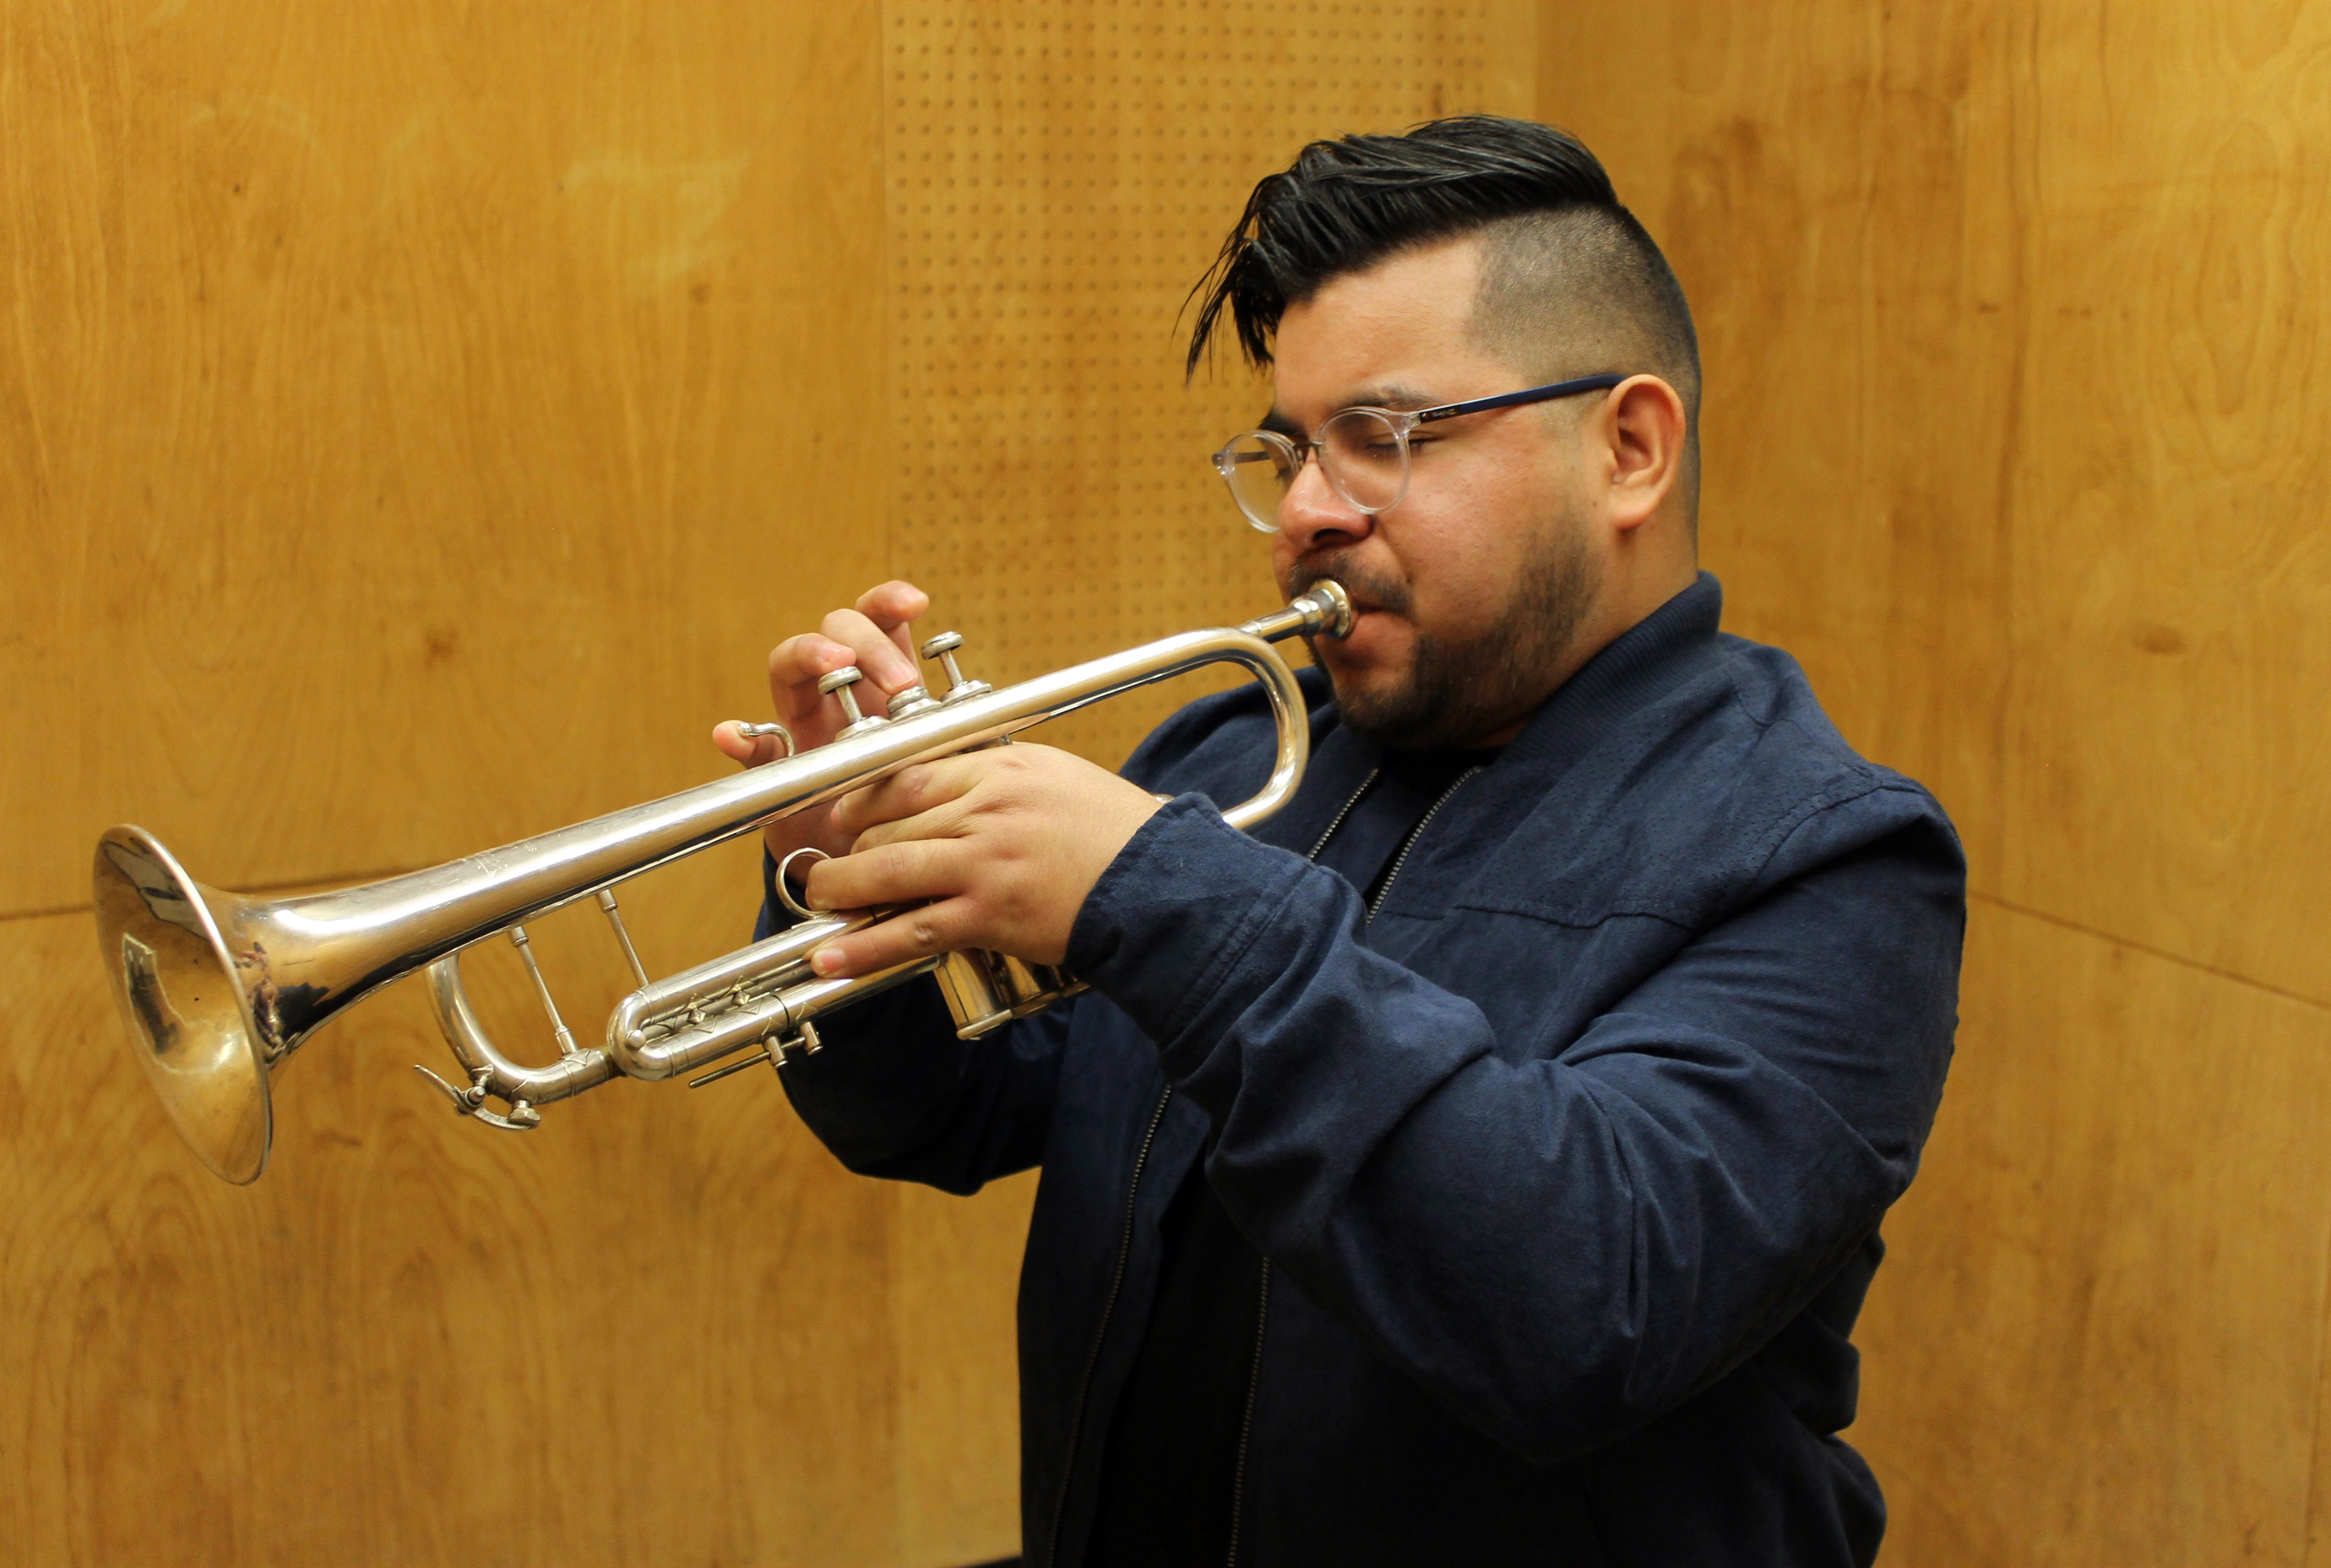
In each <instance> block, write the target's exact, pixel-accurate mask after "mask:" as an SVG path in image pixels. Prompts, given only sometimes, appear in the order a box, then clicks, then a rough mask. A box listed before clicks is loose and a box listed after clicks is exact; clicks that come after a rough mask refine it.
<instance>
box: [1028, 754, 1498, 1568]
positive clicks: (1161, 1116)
mask: <svg viewBox="0 0 2331 1568" xmlns="http://www.w3.org/2000/svg"><path fill="white" fill-rule="evenodd" d="M1379 771H1381V770H1380V769H1376V768H1370V769H1369V770H1368V776H1367V777H1365V778H1364V779H1362V780H1361V781H1360V787H1359V788H1357V789H1356V790H1354V791H1353V792H1352V797H1351V799H1349V800H1347V801H1346V802H1345V803H1344V806H1343V809H1342V810H1341V811H1339V812H1337V813H1336V818H1335V821H1333V822H1329V823H1328V824H1327V832H1324V833H1321V834H1320V835H1319V841H1318V843H1316V844H1313V845H1312V846H1311V852H1310V853H1309V854H1308V855H1306V856H1305V857H1304V859H1305V860H1317V859H1318V856H1319V851H1321V850H1323V849H1325V848H1327V841H1328V840H1329V839H1332V838H1334V837H1335V836H1336V830H1337V828H1340V827H1342V826H1343V825H1344V819H1345V818H1346V817H1347V816H1350V815H1351V814H1352V808H1353V807H1354V806H1356V805H1358V804H1359V803H1360V797H1361V796H1362V795H1364V794H1367V793H1368V786H1369V785H1370V784H1374V783H1375V782H1376V774H1377V773H1378V772H1379ZM1476 771H1477V772H1478V771H1479V770H1478V769H1477V770H1476ZM1463 782H1464V781H1463V780H1462V779H1460V780H1459V781H1458V783H1460V784H1461V783H1463ZM1451 787H1452V788H1453V787H1454V786H1453V785H1452V786H1451ZM1442 798H1443V799H1446V798H1447V797H1446V796H1443V797H1442ZM1440 809H1441V808H1440V804H1439V803H1438V802H1435V803H1434V805H1433V811H1438V810H1440ZM1425 821H1426V822H1430V821H1432V813H1431V812H1428V813H1425ZM1417 826H1418V830H1419V831H1420V832H1422V828H1423V823H1422V822H1420V823H1418V824H1417ZM1394 870H1395V871H1397V870H1399V868H1398V867H1397V866H1395V867H1394ZM1172 1098H1174V1086H1173V1085H1172V1084H1170V1083H1169V1084H1167V1085H1166V1092H1165V1093H1164V1094H1161V1095H1159V1096H1158V1097H1157V1108H1156V1109H1155V1110H1153V1111H1151V1112H1150V1113H1149V1126H1148V1129H1147V1130H1146V1131H1145V1132H1144V1133H1143V1134H1142V1135H1141V1150H1140V1152H1139V1153H1138V1154H1137V1155H1134V1156H1133V1181H1132V1183H1131V1184H1130V1185H1129V1186H1127V1188H1126V1191H1125V1230H1124V1232H1123V1234H1121V1235H1120V1236H1119V1237H1118V1242H1117V1268H1116V1269H1115V1271H1114V1272H1112V1273H1111V1274H1110V1275H1109V1279H1108V1296H1107V1297H1105V1298H1103V1300H1102V1302H1101V1307H1100V1326H1099V1328H1097V1329H1095V1330H1094V1331H1093V1342H1092V1350H1091V1351H1090V1352H1089V1354H1087V1355H1086V1356H1085V1371H1084V1376H1083V1377H1081V1378H1080V1379H1079V1380H1078V1382H1077V1402H1076V1413H1075V1414H1074V1415H1072V1416H1070V1418H1069V1453H1068V1459H1067V1460H1066V1461H1065V1463H1064V1464H1063V1465H1062V1467H1061V1495H1060V1497H1059V1499H1058V1500H1057V1501H1056V1502H1054V1503H1053V1505H1052V1533H1051V1540H1049V1541H1048V1542H1046V1543H1045V1546H1044V1562H1045V1563H1046V1564H1047V1568H1060V1554H1061V1525H1062V1524H1063V1523H1065V1522H1066V1521H1067V1519H1068V1515H1069V1483H1070V1481H1072V1480H1074V1479H1075V1478H1076V1469H1077V1444H1078V1442H1079V1441H1080V1440H1081V1439H1082V1437H1083V1436H1084V1425H1085V1398H1086V1396H1087V1395H1089V1393H1091V1392H1092V1376H1093V1369H1094V1368H1095V1367H1097V1366H1099V1364H1100V1347H1101V1342H1102V1341H1103V1340H1105V1339H1106V1338H1108V1320H1109V1318H1110V1317H1111V1316H1114V1315H1115V1313H1116V1311H1117V1297H1118V1292H1119V1291H1120V1290H1122V1289H1123V1288H1124V1287H1125V1264H1126V1259H1127V1258H1128V1257H1129V1256H1130V1255H1131V1254H1132V1251H1133V1217H1134V1204H1135V1203H1136V1202H1137V1200H1138V1199H1139V1198H1140V1195H1141V1173H1142V1172H1143V1171H1144V1170H1146V1168H1147V1167H1148V1164H1149V1146H1150V1145H1152V1144H1154V1143H1156V1141H1157V1125H1158V1124H1159V1123H1160V1122H1162V1121H1164V1120H1165V1119H1166V1102H1167V1101H1168V1100H1171V1099H1172ZM1269 1310H1270V1259H1268V1258H1266V1259H1263V1260H1262V1304H1261V1308H1260V1309H1259V1310H1258V1311H1257V1313H1256V1316H1255V1322H1254V1368H1253V1371H1252V1372H1251V1373H1249V1374H1248V1376H1247V1385H1246V1414H1245V1417H1244V1419H1243V1420H1242V1421H1241V1423H1240V1426H1239V1453H1238V1468H1237V1471H1236V1473H1235V1478H1234V1479H1233V1481H1232V1487H1231V1559H1232V1563H1235V1562H1236V1561H1237V1559H1238V1520H1239V1509H1240V1506H1241V1505H1242V1502H1243V1500H1244V1490H1245V1483H1246V1440H1247V1433H1248V1432H1249V1430H1251V1429H1252V1427H1253V1425H1254V1389H1255V1384H1256V1383H1257V1382H1259V1381H1260V1380H1261V1373H1262V1315H1263V1314H1264V1313H1266V1312H1268V1311H1269Z"/></svg>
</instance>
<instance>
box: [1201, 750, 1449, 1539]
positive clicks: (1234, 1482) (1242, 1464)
mask: <svg viewBox="0 0 2331 1568" xmlns="http://www.w3.org/2000/svg"><path fill="white" fill-rule="evenodd" d="M1383 771H1384V770H1383V769H1382V768H1377V767H1372V768H1370V769H1368V776H1367V777H1365V778H1364V779H1362V780H1361V781H1360V787H1359V788H1357V789H1356V790H1354V791H1353V792H1352V796H1351V799H1349V800H1347V801H1346V802H1345V803H1344V805H1343V809H1342V810H1341V811H1338V812H1337V813H1336V817H1335V820H1334V821H1333V822H1329V823H1328V824H1327V832H1324V833H1321V834H1320V835H1319V838H1318V842H1316V843H1314V844H1313V845H1312V846H1311V852H1310V853H1309V854H1308V855H1306V856H1304V857H1303V858H1304V859H1305V860H1318V858H1319V851H1322V850H1324V849H1326V848H1327V841H1328V840H1329V839H1332V838H1334V837H1335V836H1336V830H1337V828H1340V827H1342V826H1343V825H1344V819H1345V818H1346V817H1348V816H1350V815H1351V814H1352V808H1353V807H1354V806H1356V805H1358V804H1359V803H1360V797H1361V796H1362V795H1364V794H1367V793H1368V786H1369V785H1370V784H1374V783H1375V782H1376V774H1379V773H1382V772H1383ZM1476 771H1479V770H1476ZM1458 782H1459V783H1460V784H1461V783H1462V782H1464V781H1462V780H1461V779H1460V780H1459V781H1458ZM1451 787H1452V788H1453V787H1455V786H1453V785H1452V786H1451ZM1442 798H1443V799H1446V798H1447V797H1446V796H1443V797H1442ZM1439 809H1440V803H1439V802H1435V803H1434V804H1433V810H1435V811H1438V810H1439ZM1424 820H1425V822H1431V821H1432V812H1427V813H1425V817H1424ZM1417 831H1418V832H1423V831H1424V823H1423V822H1419V823H1418V824H1417ZM1393 870H1394V873H1395V874H1397V873H1398V871H1399V870H1400V868H1399V867H1398V866H1397V865H1395V866H1394V868H1393ZM1369 916H1370V917H1371V918H1374V917H1375V911H1374V910H1371V911H1369ZM1269 1322H1270V1259H1268V1258H1265V1259H1263V1260H1262V1288H1261V1293H1260V1295H1259V1297H1258V1298H1257V1300H1256V1302H1255V1307H1254V1361H1253V1364H1251V1365H1250V1366H1249V1367H1248V1368H1247V1374H1246V1409H1245V1410H1244V1411H1242V1412H1241V1414H1240V1416H1239V1441H1238V1463H1237V1464H1236V1466H1234V1467H1233V1468H1232V1471H1231V1549H1230V1556H1229V1558H1228V1560H1227V1562H1226V1563H1225V1564H1224V1568H1238V1550H1239V1526H1240V1525H1242V1523H1243V1522H1244V1516H1245V1513H1246V1450H1247V1443H1248V1440H1250V1439H1251V1438H1252V1437H1253V1435H1254V1396H1255V1391H1256V1390H1257V1389H1259V1388H1261V1386H1262V1331H1263V1327H1264V1326H1265V1325H1266V1324H1267V1323H1269Z"/></svg>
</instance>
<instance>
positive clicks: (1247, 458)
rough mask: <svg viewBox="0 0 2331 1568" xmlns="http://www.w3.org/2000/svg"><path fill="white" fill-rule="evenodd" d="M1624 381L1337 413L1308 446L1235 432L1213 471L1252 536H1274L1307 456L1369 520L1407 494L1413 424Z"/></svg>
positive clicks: (1611, 378)
mask: <svg viewBox="0 0 2331 1568" xmlns="http://www.w3.org/2000/svg"><path fill="white" fill-rule="evenodd" d="M1626 379H1627V376H1626V375H1582V376H1578V377H1576V378H1575V379H1574V380H1570V381H1554V382H1548V383H1547V384H1546V385H1544V386H1531V387H1525V388H1524V389H1523V390H1521V391H1519V392H1504V393H1499V394H1498V395H1497V396H1495V397H1476V398H1470V399H1468V400H1467V401H1465V402H1463V403H1444V404H1438V405H1436V406H1434V407H1432V408H1420V409H1416V410H1414V411H1413V412H1400V411H1395V410H1393V409H1389V408H1370V407H1366V406H1357V407H1353V408H1339V409H1337V411H1336V412H1335V413H1331V414H1329V415H1328V416H1327V418H1326V419H1325V420H1324V421H1322V422H1321V423H1320V425H1319V428H1318V430H1315V431H1313V432H1311V438H1310V439H1309V440H1308V441H1301V442H1299V441H1297V440H1295V439H1294V438H1293V437H1292V436H1289V435H1286V434H1283V433H1281V432H1279V431H1275V430H1250V431H1242V432H1240V433H1239V434H1237V435H1234V436H1232V437H1231V439H1230V440H1229V441H1227V442H1223V445H1222V448H1221V450H1219V451H1216V452H1215V453H1214V454H1213V464H1214V471H1215V472H1216V473H1218V474H1220V475H1222V478H1223V484H1224V485H1225V486H1226V487H1228V489H1229V490H1230V492H1231V499H1232V502H1233V503H1235V504H1236V505H1237V507H1238V509H1239V514H1240V515H1241V516H1242V517H1243V518H1246V520H1247V524H1248V526H1249V527H1252V528H1253V529H1254V530H1255V531H1256V532H1258V533H1264V534H1275V533H1277V532H1279V504H1280V501H1282V500H1284V499H1286V496H1287V492H1288V491H1289V490H1290V489H1293V488H1294V487H1295V480H1296V479H1297V477H1298V476H1299V474H1301V472H1302V471H1303V465H1304V463H1305V462H1306V461H1308V460H1310V459H1312V458H1315V457H1316V458H1317V459H1318V461H1319V471H1320V472H1321V473H1323V474H1325V475H1326V476H1327V482H1328V484H1329V485H1331V486H1333V487H1334V488H1335V491H1336V493H1337V495H1338V496H1341V497H1342V498H1343V499H1344V500H1345V502H1346V504H1347V505H1349V506H1350V507H1351V508H1353V509H1354V510H1355V511H1361V512H1365V513H1368V514H1369V515H1370V516H1374V515H1375V514H1376V513H1378V512H1382V511H1388V510H1390V509H1391V508H1394V507H1396V506H1398V505H1399V504H1400V503H1401V500H1402V499H1403V497H1405V496H1406V495H1407V494H1408V481H1409V469H1410V462H1409V451H1408V438H1409V434H1410V432H1413V430H1415V429H1416V427H1417V426H1419V425H1421V424H1432V423H1437V422H1439V421H1441V420H1444V419H1456V418H1459V417H1460V416H1461V415H1464V414H1468V413H1488V412H1489V410H1491V409H1493V408H1513V407H1518V405H1520V404H1526V403H1544V402H1546V400H1548V399H1550V398H1556V397H1575V396H1576V395H1578V394H1580V393H1583V392H1604V391H1608V390H1609V389H1610V388H1612V387H1613V386H1616V385H1619V384H1620V383H1621V382H1622V381H1625V380H1626Z"/></svg>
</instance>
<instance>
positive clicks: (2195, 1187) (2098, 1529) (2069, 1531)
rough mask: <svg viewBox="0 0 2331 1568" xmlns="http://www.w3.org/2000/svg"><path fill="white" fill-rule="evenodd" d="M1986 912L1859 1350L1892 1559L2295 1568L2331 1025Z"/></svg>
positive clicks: (1959, 1564)
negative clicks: (1929, 1125)
mask: <svg viewBox="0 0 2331 1568" xmlns="http://www.w3.org/2000/svg"><path fill="white" fill-rule="evenodd" d="M1973 913H1974V918H1973V920H1972V922H1971V931H1970V936H1969V942H1968V948H1967V957H1968V974H1969V984H1968V986H1967V990H1966V995H1965V1008H1964V1022H1963V1023H1962V1024H1961V1027H1960V1031H1959V1050H1958V1057H1957V1060H1956V1061H1955V1064H1954V1065H1953V1068H1952V1081H1951V1086H1950V1093H1949V1096H1948V1098H1946V1102H1945V1107H1944V1113H1943V1117H1942V1120H1941V1124H1940V1126H1939V1127H1938V1129H1937V1131H1936V1139H1935V1143H1934V1145H1933V1148H1932V1150H1931V1157H1930V1161H1929V1169H1928V1172H1927V1175H1926V1177H1925V1178H1922V1179H1921V1180H1920V1181H1919V1182H1918V1183H1917V1184H1916V1185H1914V1186H1913V1187H1912V1189H1911V1191H1910V1195H1909V1196H1908V1198H1907V1199H1906V1200H1905V1201H1904V1202H1903V1203H1902V1204H1901V1205H1900V1207H1899V1208H1898V1210H1897V1211H1896V1212H1895V1215H1894V1217H1893V1219H1892V1220H1891V1221H1890V1222H1889V1225H1888V1232H1889V1244H1890V1248H1891V1253H1892V1256H1891V1258H1890V1259H1889V1262H1888V1264H1887V1266H1886V1269H1885V1270H1884V1271H1881V1273H1880V1276H1879V1279H1880V1284H1879V1288H1877V1290H1876V1291H1875V1292H1873V1294H1872V1296H1871V1298H1870V1310H1869V1313H1868V1316H1867V1317H1866V1318H1865V1320H1864V1326H1863V1328H1862V1331H1861V1333H1860V1335H1858V1336H1857V1337H1858V1338H1859V1339H1860V1343H1861V1346H1862V1350H1863V1353H1864V1355H1865V1357H1866V1360H1865V1363H1864V1369H1863V1380H1862V1391H1863V1392H1862V1419H1861V1421H1860V1424H1858V1425H1857V1426H1856V1427H1855V1429H1854V1431H1853V1440H1854V1441H1855V1442H1856V1443H1857V1445H1859V1446H1860V1448H1861V1449H1862V1451H1863V1452H1864V1453H1865V1454H1866V1455H1867V1456H1868V1457H1869V1459H1870V1462H1871V1464H1872V1465H1873V1466H1875V1467H1876V1468H1877V1470H1878V1472H1879V1478H1881V1480H1883V1481H1884V1482H1885V1484H1886V1486H1887V1489H1888V1497H1889V1505H1890V1508H1891V1516H1892V1517H1891V1525H1890V1528H1889V1540H1888V1544H1887V1550H1886V1554H1885V1561H1887V1562H1889V1563H1901V1564H1904V1565H1905V1568H1918V1565H1921V1564H1952V1565H1954V1568H1991V1565H1994V1564H1995V1565H1997V1568H2011V1565H2017V1568H2020V1565H2022V1564H2028V1563H2050V1564H2097V1565H2098V1568H2103V1565H2106V1564H2126V1563H2231V1562H2236V1561H2240V1562H2245V1563H2250V1562H2255V1563H2290V1564H2297V1563H2299V1562H2300V1561H2301V1560H2302V1557H2303V1554H2304V1552H2305V1548H2306V1544H2307V1543H2306V1534H2307V1513H2308V1478H2309V1456H2310V1453H2311V1451H2312V1449H2313V1447H2314V1443H2315V1413H2316V1411H2315V1407H2316V1392H2315V1391H2316V1387H2317V1378H2318V1373H2319V1371H2320V1369H2321V1364H2322V1321H2323V1315H2324V1311H2325V1307H2326V1302H2325V1299H2324V1293H2325V1269H2326V1261H2331V1259H2326V1247H2331V1145H2326V1141H2325V1140H2324V1138H2323V1136H2322V1129H2323V1126H2324V1122H2325V1118H2326V1113H2331V1088H2326V1085H2325V1082H2324V1079H2323V1075H2322V1073H2321V1071H2320V1063H2321V1059H2322V1055H2323V1050H2324V1047H2325V1044H2326V1040H2327V1039H2331V1020H2326V1016H2325V1013H2324V1011H2323V1010H2322V1009H2321V1008H2319V1007H2317V1006H2314V1005H2311V1004H2309V1003H2304V1002H2300V1001H2297V1000H2294V999H2292V998H2289V997H2284V996H2278V995H2275V994H2273V993H2269V992H2266V991H2262V990H2260V988H2259V987H2257V986H2254V985H2248V984H2242V983H2241V982H2240V981H2235V980H2230V979H2227V978H2224V977H2222V976H2220V975H2215V974H2209V973H2206V972H2204V971H2202V970H2197V969H2195V968H2193V966H2191V965H2184V964H2179V963H2176V962H2174V961H2173V960H2169V959H2165V958H2161V957H2158V956H2155V955H2151V954H2147V953H2145V952H2142V951H2140V950H2138V949H2136V948H2132V947H2129V946H2126V945H2124V944H2121V943H2117V942H2114V941H2112V940H2110V939H2109V938H2107V937H2103V936H2097V935H2095V934H2093V933H2090V932H2087V931H2081V930H2078V929H2076V928H2073V927H2067V926H2064V925H2061V924H2059V923H2057V922H2055V921H2051V920H2047V919H2042V918H2041V917H2036V916H2032V915H2028V914H2024V913H2022V912H2019V911H2015V910H2012V909H2008V908H2003V907H2001V906H1999V905H1997V904H1995V903H1993V902H1991V901H1989V900H1987V899H1979V900H1977V901H1976V903H1975V906H1974V912H1973Z"/></svg>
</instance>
